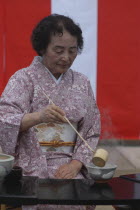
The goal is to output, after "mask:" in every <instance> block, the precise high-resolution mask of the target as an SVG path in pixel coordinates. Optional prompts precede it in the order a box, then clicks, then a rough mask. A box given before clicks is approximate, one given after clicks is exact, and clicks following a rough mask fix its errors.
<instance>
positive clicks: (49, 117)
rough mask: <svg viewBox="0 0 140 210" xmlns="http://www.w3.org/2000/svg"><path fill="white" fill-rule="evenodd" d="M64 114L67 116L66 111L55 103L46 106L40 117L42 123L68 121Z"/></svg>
mask: <svg viewBox="0 0 140 210" xmlns="http://www.w3.org/2000/svg"><path fill="white" fill-rule="evenodd" d="M64 116H65V113H64V111H63V110H62V109H61V108H60V107H58V106H56V105H54V104H52V105H48V106H47V107H46V108H44V109H43V110H42V111H40V112H39V117H40V122H41V123H49V122H54V123H61V122H66V120H65V119H64Z"/></svg>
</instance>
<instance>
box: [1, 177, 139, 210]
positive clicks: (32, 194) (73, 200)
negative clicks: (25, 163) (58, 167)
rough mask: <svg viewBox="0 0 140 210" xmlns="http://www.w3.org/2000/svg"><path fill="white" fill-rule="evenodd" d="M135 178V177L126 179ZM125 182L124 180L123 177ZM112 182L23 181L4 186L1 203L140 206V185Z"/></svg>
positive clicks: (116, 179)
mask: <svg viewBox="0 0 140 210" xmlns="http://www.w3.org/2000/svg"><path fill="white" fill-rule="evenodd" d="M127 176H128V178H136V177H135V176H136V175H127ZM124 178H125V177H124ZM124 178H113V179H111V180H110V181H108V182H107V183H93V180H74V179H73V180H71V179H70V180H57V179H38V178H37V177H23V178H22V180H21V181H20V182H17V183H14V182H11V181H10V182H7V183H3V184H2V185H1V188H0V203H1V204H8V205H13V204H16V205H23V204H24V205H36V204H58V205H59V204H60V205H91V204H93V205H126V204H127V205H132V206H135V205H140V183H139V182H134V181H130V180H127V179H124Z"/></svg>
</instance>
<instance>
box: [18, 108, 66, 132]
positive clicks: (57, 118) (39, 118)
mask: <svg viewBox="0 0 140 210" xmlns="http://www.w3.org/2000/svg"><path fill="white" fill-rule="evenodd" d="M64 116H65V113H64V111H63V110H62V109H61V108H59V107H58V106H56V105H48V106H47V107H46V108H44V109H42V110H41V111H40V112H33V113H27V114H25V115H24V116H23V118H22V121H21V125H20V131H21V132H22V131H26V130H28V129H29V128H31V127H33V126H35V125H38V124H40V123H49V122H54V123H55V122H56V123H61V122H67V121H66V120H65V119H64Z"/></svg>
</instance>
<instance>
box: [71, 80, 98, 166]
mask: <svg viewBox="0 0 140 210" xmlns="http://www.w3.org/2000/svg"><path fill="white" fill-rule="evenodd" d="M86 101H87V104H86V114H85V116H84V118H83V119H82V120H81V122H79V129H78V132H79V133H80V134H81V136H82V137H83V138H84V139H85V140H86V142H87V143H88V145H89V146H90V147H91V148H92V149H93V150H95V149H96V146H97V144H98V141H99V136H100V112H99V109H98V107H97V104H96V101H95V99H94V95H93V91H92V88H91V85H90V82H88V97H87V99H86ZM92 158H93V152H92V151H91V150H90V149H89V148H88V147H87V146H86V145H85V143H84V142H83V141H82V140H81V139H80V138H79V136H78V137H77V141H76V145H75V149H74V153H73V156H72V159H76V160H79V161H80V162H82V163H83V166H86V165H87V163H89V162H91V160H92Z"/></svg>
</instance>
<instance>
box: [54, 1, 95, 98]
mask: <svg viewBox="0 0 140 210" xmlns="http://www.w3.org/2000/svg"><path fill="white" fill-rule="evenodd" d="M51 12H52V13H58V14H63V15H67V16H69V17H71V18H72V19H73V20H74V21H75V22H76V23H79V24H80V26H81V29H82V31H83V37H84V50H83V52H82V54H81V55H79V56H78V57H77V58H76V60H75V62H74V64H73V65H72V69H74V70H76V71H79V72H82V73H84V74H85V75H87V76H88V77H89V79H90V81H91V85H92V88H93V91H94V94H95V95H96V69H97V0H52V8H51Z"/></svg>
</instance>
